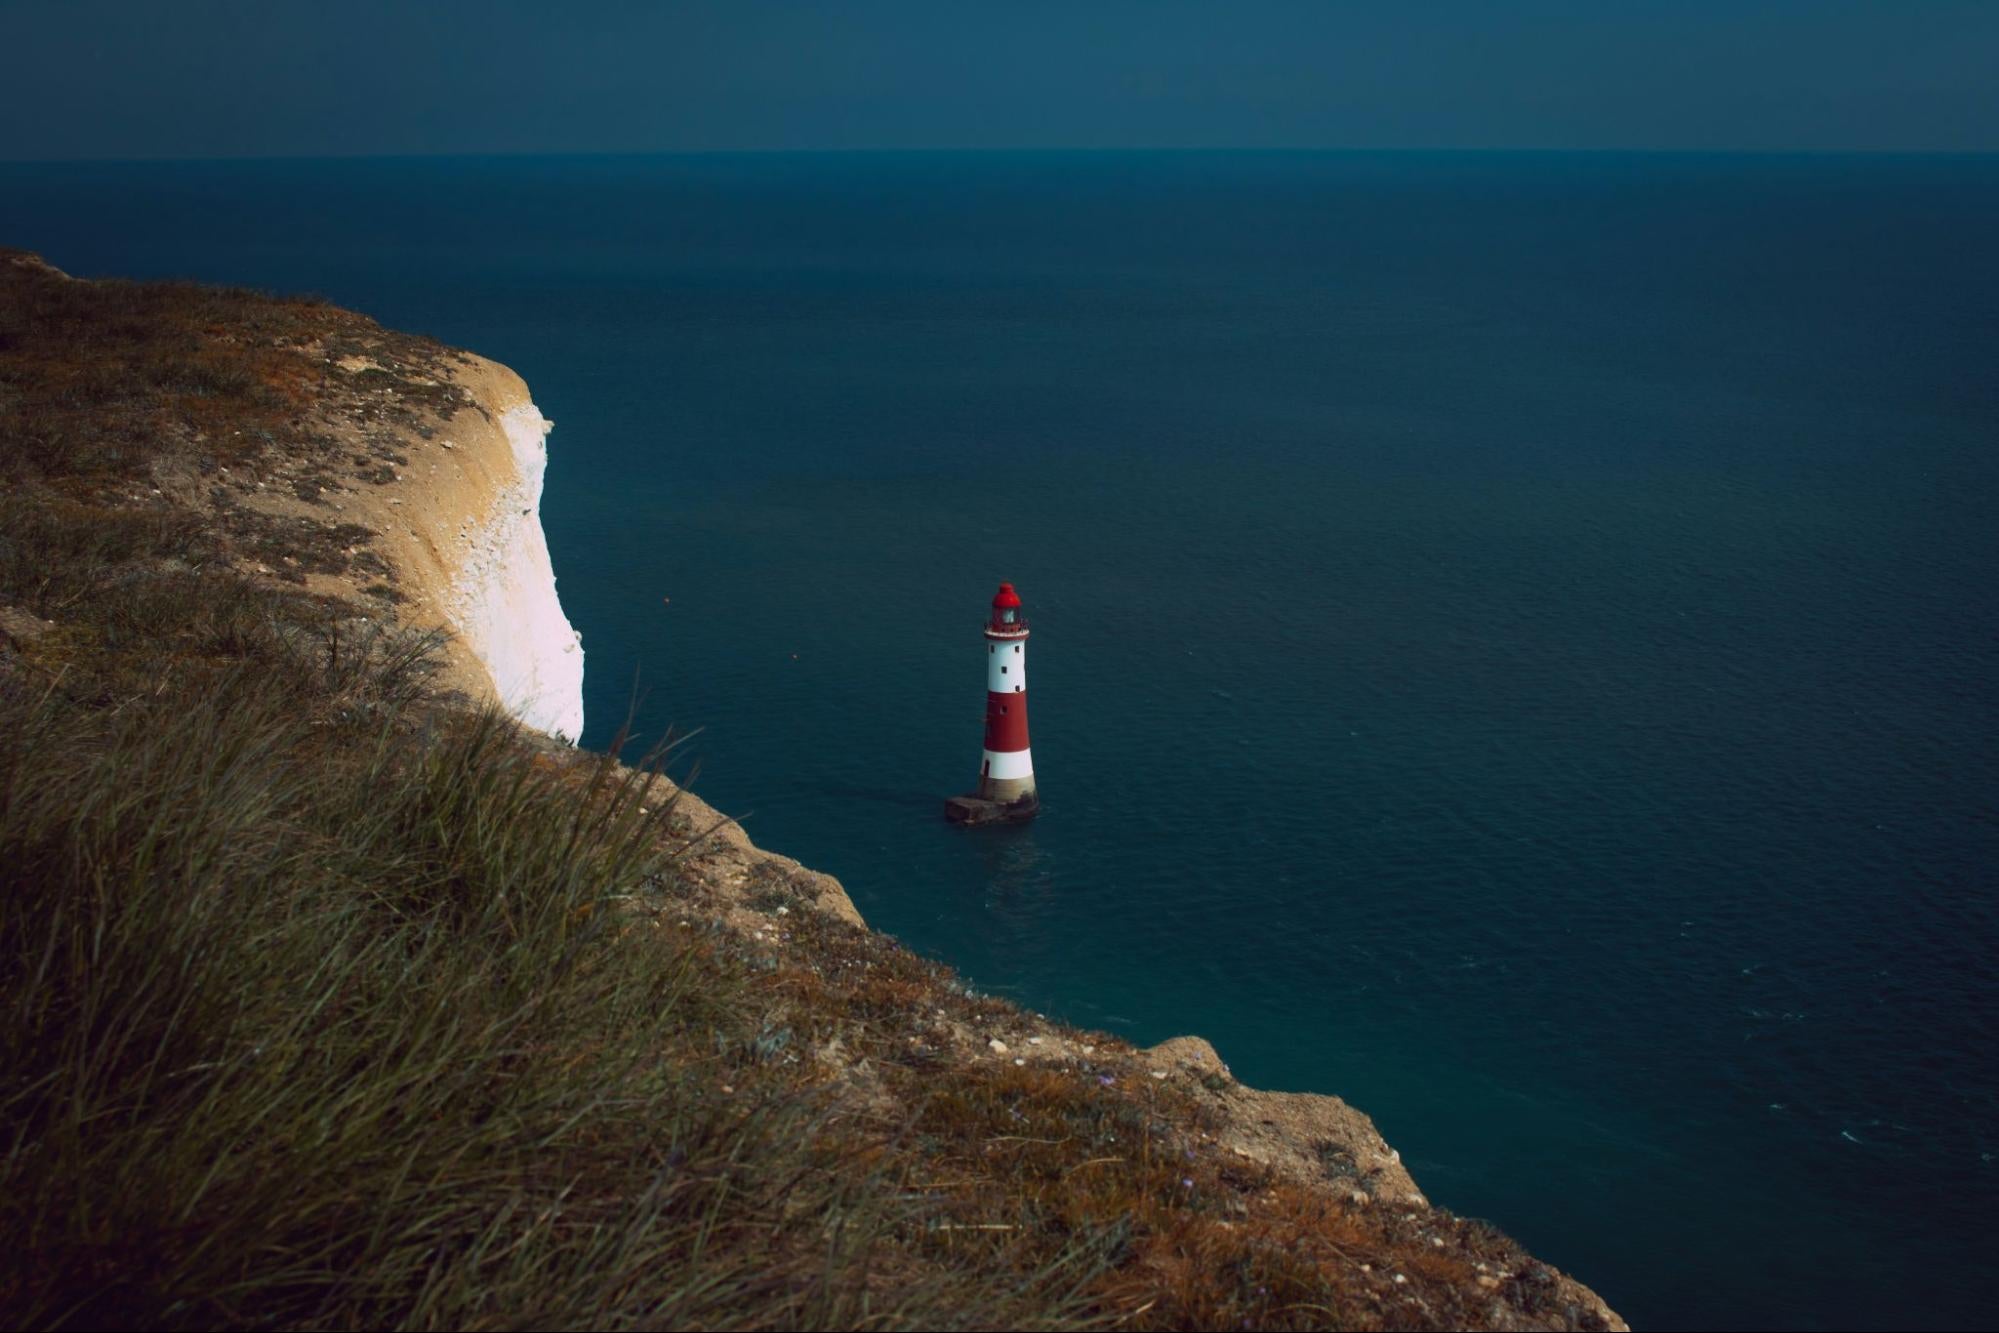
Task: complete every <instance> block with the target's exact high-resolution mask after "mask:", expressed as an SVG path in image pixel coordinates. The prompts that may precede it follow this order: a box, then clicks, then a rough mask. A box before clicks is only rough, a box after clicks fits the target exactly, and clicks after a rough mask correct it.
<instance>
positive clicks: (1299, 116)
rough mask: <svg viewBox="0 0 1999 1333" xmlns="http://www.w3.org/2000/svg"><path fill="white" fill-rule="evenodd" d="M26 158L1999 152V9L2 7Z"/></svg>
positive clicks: (0, 30)
mask: <svg viewBox="0 0 1999 1333" xmlns="http://www.w3.org/2000/svg"><path fill="white" fill-rule="evenodd" d="M0 42H4V45H5V47H6V49H7V57H6V60H5V68H6V74H5V77H0V160H16V161H18V160H35V159H42V160H46V159H75V158H188V157H193V158H204V157H319V156H356V155H378V154H434V153H500V154H505V153H645V152H688V151H742V150H751V151H811V150H854V149H877V150H905V149H1141V148H1142V149H1216V148H1269V149H1585V150H1598V149H1613V150H1614V149H1636V150H1669V151H1670V150H1686V151H1709V152H1711V151H1814V152H1819V151H1913V152H1932V151H1941V152H1993V151H1999V0H1890V2H1888V3H1879V2H1877V0H1594V2H1593V3H1589V2H1585V0H1517V2H1510V0H1370V2H1368V3H1360V2H1359V0H1198V2H1196V0H977V2H974V0H686V2H684V3H676V2H675V0H651V2H650V3H627V2H624V0H566V3H565V2H558V0H478V2H477V3H463V2H461V0H393V2H392V3H385V2H384V0H339V2H338V3H329V2H328V0H312V2H311V3H302V2H300V0H0Z"/></svg>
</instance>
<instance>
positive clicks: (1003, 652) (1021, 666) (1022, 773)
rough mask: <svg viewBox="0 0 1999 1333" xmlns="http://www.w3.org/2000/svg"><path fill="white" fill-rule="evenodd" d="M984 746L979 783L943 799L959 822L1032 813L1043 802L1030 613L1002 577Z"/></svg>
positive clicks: (989, 661)
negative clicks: (1032, 716)
mask: <svg viewBox="0 0 1999 1333" xmlns="http://www.w3.org/2000/svg"><path fill="white" fill-rule="evenodd" d="M985 643H986V747H985V753H984V755H983V756H981V758H980V760H979V788H978V791H977V792H976V793H974V794H972V795H970V796H958V797H953V798H952V799H951V800H949V801H946V802H945V804H944V813H945V815H946V817H948V818H950V819H951V820H953V821H955V822H958V823H965V824H981V823H986V822H989V821H991V820H1018V819H1029V818H1032V817H1033V815H1034V813H1035V811H1036V810H1037V809H1039V808H1040V800H1039V798H1038V797H1037V796H1036V795H1035V791H1034V759H1033V756H1032V755H1031V754H1030V753H1029V751H1028V748H1027V617H1026V616H1025V615H1024V614H1022V612H1021V609H1020V594H1019V593H1016V592H1015V591H1014V590H1013V585H1012V584H1011V583H1002V584H1000V586H999V591H998V592H997V593H995V594H993V607H992V614H991V616H989V617H988V618H987V620H986V626H985Z"/></svg>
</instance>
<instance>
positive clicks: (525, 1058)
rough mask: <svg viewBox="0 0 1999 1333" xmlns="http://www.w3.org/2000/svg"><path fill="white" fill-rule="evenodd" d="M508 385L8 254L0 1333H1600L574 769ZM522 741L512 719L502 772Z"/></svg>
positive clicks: (571, 711)
mask: <svg viewBox="0 0 1999 1333" xmlns="http://www.w3.org/2000/svg"><path fill="white" fill-rule="evenodd" d="M546 434H547V422H546V421H545V419H544V418H543V417H542V415H541V413H540V412H539V410H538V409H537V408H536V407H535V406H534V404H533V402H532V400H531V399H530V397H529V395H528V392H527V389H526V386H525V385H524V384H522V382H521V381H520V379H519V378H518V377H517V376H515V375H514V374H513V373H512V372H511V371H508V370H506V369H505V368H504V367H501V366H498V365H495V364H494V363H492V362H489V361H485V360H483V359H481V358H478V357H474V356H470V355H468V354H466V353H462V352H458V351H455V350H453V349H450V348H446V347H443V346H440V345H439V344H436V343H434V342H431V341H429V340H427V339H422V338H415V337H411V336H408V335H403V334H398V333H395V332H392V331H389V330H384V329H382V328H380V327H379V326H377V325H375V324H374V323H373V322H372V321H370V320H368V319H366V318H365V317H363V316H360V315H356V314H354V313H352V312H349V311H343V310H339V309H337V308H335V307H332V306H329V305H327V304H325V303H324V302H318V301H311V300H282V299H277V298H272V297H268V296H264V295H261V294H257V293H250V292H241V291H230V290H223V289H214V288H205V287H196V286H191V285H186V284H157V283H149V284H132V283H117V282H83V281H77V280H73V279H70V278H68V277H66V276H64V275H63V274H61V273H59V272H57V271H56V270H54V269H52V268H50V267H49V266H48V265H46V264H43V263H41V262H40V261H39V260H37V259H35V258H34V257H32V256H27V255H23V254H20V253H18V252H0V897H3V898H4V901H6V902H7V904H8V911H7V912H5V913H0V997H4V999H0V1132H4V1133H5V1134H6V1135H8V1137H9V1141H10V1142H11V1143H13V1144H15V1145H16V1149H15V1150H14V1151H11V1152H10V1153H9V1154H8V1155H7V1156H6V1158H5V1160H4V1161H0V1239H5V1240H6V1241H7V1242H8V1243H7V1244H4V1245H0V1314H5V1315H6V1316H7V1318H8V1322H9V1323H10V1324H11V1325H14V1326H35V1327H40V1326H49V1327H70V1326H74V1327H123V1326H164V1325H169V1324H172V1325H197V1326H215V1327H265V1326H270V1325H273V1324H283V1325H294V1324H307V1325H315V1326H320V1325H339V1326H373V1325H378V1324H379V1325H390V1324H395V1325H401V1324H407V1323H432V1324H462V1325H471V1324H492V1323H510V1324H512V1323H522V1324H533V1325H537V1326H555V1325H568V1324H587V1325H590V1326H593V1327H624V1326H639V1327H657V1326H662V1325H667V1326H716V1325H728V1326H803V1325H810V1326H820V1327H846V1326H859V1325H867V1326H879V1327H906V1328H936V1327H960V1326H1001V1327H1037V1328H1040V1327H1046V1328H1069V1327H1082V1326H1090V1327H1100V1326H1103V1325H1106V1324H1110V1325H1115V1326H1119V1327H1128V1328H1133V1329H1144V1328H1179V1327H1231V1328H1235V1327H1271V1328H1276V1327H1322V1326H1328V1325H1334V1326H1353V1327H1475V1328H1502V1329H1528V1328H1548V1329H1566V1328H1582V1329H1603V1328H1622V1327H1624V1325H1623V1323H1622V1321H1621V1320H1619V1319H1618V1317H1617V1316H1616V1314H1615V1313H1614V1312H1612V1311H1611V1310H1610V1309H1609V1308H1608V1307H1606V1306H1605V1305H1604V1303H1603V1302H1602V1301H1601V1300H1600V1299H1598V1298H1597V1297H1596V1295H1595V1294H1594V1293H1593V1292H1591V1291H1589V1290H1588V1289H1587V1288H1586V1287H1583V1286H1581V1285H1580V1284H1578V1283H1576V1282H1574V1281H1573V1280H1572V1279H1570V1278H1568V1277H1566V1276H1565V1275H1563V1274H1561V1273H1559V1272H1557V1271H1556V1270H1554V1269H1552V1268H1549V1267H1548V1266H1547V1265H1545V1264H1542V1263H1540V1262H1539V1261H1537V1260H1535V1259H1534V1258H1533V1257H1532V1256H1530V1255H1528V1254H1526V1253H1525V1252H1524V1251H1522V1250H1521V1249H1520V1247H1519V1246H1518V1245H1516V1244H1515V1243H1514V1242H1513V1241H1511V1240H1510V1239H1509V1238H1507V1237H1506V1236H1505V1235H1504V1234H1503V1233H1502V1232H1500V1231H1498V1230H1496V1229H1495V1228H1493V1227H1491V1226H1489V1225H1487V1224H1485V1223H1482V1222H1478V1221H1475V1220H1471V1219H1465V1218H1460V1217H1456V1216H1454V1215H1453V1214H1451V1213H1450V1212H1448V1211H1447V1210H1445V1209H1441V1208H1438V1207H1436V1206H1434V1205H1433V1204H1431V1203H1430V1202H1429V1201H1428V1200H1427V1199H1426V1198H1425V1196H1424V1195H1423V1193H1422V1191H1421V1190H1420V1188H1419V1187H1418V1186H1417V1184H1416V1182H1415V1181H1413V1180H1412V1179H1411V1178H1410V1176H1409V1174H1408V1172H1407V1170H1406V1169H1405V1168H1404V1166H1403V1165H1402V1162H1401V1159H1400V1156H1399V1154H1397V1153H1396V1152H1395V1151H1394V1149H1392V1148H1391V1147H1389V1145H1388V1144H1387V1143H1386V1142H1384V1141H1383V1140H1382V1138H1381V1136H1380V1134H1379V1133H1378V1132H1377V1131H1376V1129H1375V1126H1374V1125H1373V1123H1372V1122H1371V1121H1370V1120H1369V1119H1368V1118H1367V1117H1366V1116H1365V1115H1363V1114H1361V1113H1360V1112H1358V1111H1356V1110H1355V1109H1353V1108H1352V1107H1350V1106H1348V1105H1346V1104H1345V1103H1344V1102H1342V1101H1341V1100H1339V1099H1338V1098H1334V1097H1326V1096H1318V1095H1312V1094H1297V1093H1274V1092H1266V1091H1259V1090H1256V1089H1252V1088H1248V1087H1245V1086H1243V1085H1242V1084H1240V1083H1238V1082H1236V1081H1235V1079H1234V1078H1233V1076H1232V1075H1231V1074H1230V1072H1229V1070H1228V1068H1227V1066H1226V1065H1225V1064H1224V1063H1223V1062H1222V1060H1221V1058H1220V1057H1219V1056H1218V1055H1217V1053H1216V1052H1215V1051H1214V1049H1213V1048H1212V1047H1211V1046H1209V1045H1208V1043H1206V1042H1205V1041H1202V1040H1201V1039H1199V1038H1194V1037H1185V1038H1177V1039H1175V1040H1173V1041H1169V1042H1165V1043H1162V1044H1161V1045H1158V1046H1155V1047H1152V1048H1149V1049H1139V1048H1135V1047H1133V1046H1131V1045H1130V1044H1128V1043H1125V1042H1123V1041H1120V1040H1118V1039H1116V1038H1113V1037H1109V1036H1106V1035H1104V1034H1101V1033H1093V1032H1087V1031H1083V1030H1079V1029H1075V1028H1071V1027H1069V1026H1067V1025H1065V1024H1061V1023H1058V1022H1055V1021H1052V1020H1050V1019H1048V1018H1046V1017H1045V1016H1043V1015H1040V1014H1036V1013H1033V1012H1031V1011H1028V1010H1024V1009H1022V1008H1021V1007H1019V1006H1018V1005H1015V1004H1012V1003H1009V1002H1007V1001H1004V1000H1000V999H996V998H994V997H991V996H985V995H980V994H978V993H976V992H975V991H973V990H971V989H969V988H968V987H966V986H965V985H964V984H963V983H962V982H961V981H960V980H959V979H958V978H956V977H954V976H953V975H952V974H951V973H950V971H949V970H948V969H946V968H944V967H941V966H940V965H938V964H936V963H934V962H932V961H929V960H926V959H923V958H920V957H918V956H916V955H914V954H911V953H910V952H908V951H907V950H905V949H903V948H901V947H900V946H899V945H898V944H896V942H895V941H893V940H892V939H889V938H888V937H886V936H884V935H881V934H879V933H877V932H874V931H870V930H869V929H867V928H866V926H865V924H864V923H863V922H862V920H861V918H860V915H859V913H858V912H857V911H856V910H855V909H854V905H853V904H852V902H851V901H849V899H848V897H847V895H846V893H845V892H844V891H843V890H842V888H841V887H840V885H839V883H838V881H836V880H834V879H832V878H831V877H829V876H826V875H822V874H819V873H817V872H814V871H812V870H810V869H808V868H806V867H804V866H801V865H799V864H798V863H797V862H796V861H793V860H791V859H790V858H787V857H783V856H780V855H777V854H774V853H770V852H767V851H764V850H762V849H759V848H758V847H756V846H755V844H754V843H753V842H752V841H751V840H750V839H749V838H748V837H747V836H746V835H745V834H744V832H743V830H742V829H741V827H740V826H739V825H737V824H736V823H735V822H734V821H733V820H731V819H729V818H728V817H727V816H725V815H723V814H721V813H718V812H716V811H714V810H713V809H711V808H709V807H708V806H706V805H705V804H703V803H702V802H701V801H699V800H698V799H697V798H695V797H693V796H692V795H690V794H688V793H686V792H684V791H682V790H680V789H679V788H678V787H676V786H675V785H674V784H673V783H672V782H670V781H669V780H667V779H666V778H665V777H663V776H661V775H660V774H658V773H656V772H652V771H649V770H648V769H646V768H645V767H644V766H639V767H631V766H628V765H626V764H624V763H622V762H620V760H619V759H618V757H617V756H615V755H611V756H607V755H592V754H588V753H585V752H581V751H578V750H577V749H575V748H574V747H573V746H572V745H570V744H568V743H567V742H566V740H565V739H564V738H566V737H573V736H575V735H576V734H578V733H579V732H580V730H581V723H582V716H581V710H582V704H581V693H580V687H581V679H582V651H581V645H580V644H579V643H578V641H577V638H576V635H575V632H574V630H573V628H572V627H571V626H570V625H569V623H568V621H567V619H566V617H564V615H563V614H562V610H561V607H560V604H559V602H558V601H557V599H556V596H555V584H554V578H553V574H552V571H551V569H550V565H549V561H548V555H547V549H546V544H545V542H544V541H543V540H542V536H541V531H540V525H539V519H538V502H539V498H540V488H541V481H542V474H543V470H544V468H545V466H546V461H547V455H546V450H545V446H544V438H545V436H546ZM509 718H511V719H517V721H510V720H508V719H509Z"/></svg>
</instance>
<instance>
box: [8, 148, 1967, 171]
mask: <svg viewBox="0 0 1999 1333" xmlns="http://www.w3.org/2000/svg"><path fill="white" fill-rule="evenodd" d="M947 156H948V157H1026V156H1035V157H1113V156H1151V157H1170V156H1181V157H1223V156H1240V157H1251V156H1265V157H1279V156H1284V157H1313V156H1317V157H1707V158H1723V157H1726V158H1775V157H1825V158H1832V157H1876V158H1914V157H1923V158H1930V157H1935V158H1983V157H1999V147H1995V148H1534V147H1519V146H1505V147H1491V146H1488V147H1453V148H1407V147H1373V148H1354V147H1345V148H1341V147H1271V146H1261V147H1259V146H1228V147H1207V148H1189V147H1096V148H1092V147H1061V148H1048V147H1009V148H990V147H987V148H971V147H937V148H638V149H519V150H515V149H468V150H448V151H415V152H352V153H343V152H335V153H288V154H277V153H218V154H210V155H205V156H188V155H170V154H161V155H156V156H136V157H135V156H122V157H121V156H101V157H0V167H29V166H39V167H60V166H139V165H146V166H172V165H175V164H197V163H199V164H213V163H246V164H247V163H269V162H301V163H303V162H421V161H451V160H464V159H483V160H515V159H518V160H523V161H531V160H551V159H573V158H602V159H607V160H610V159H636V158H730V157H947Z"/></svg>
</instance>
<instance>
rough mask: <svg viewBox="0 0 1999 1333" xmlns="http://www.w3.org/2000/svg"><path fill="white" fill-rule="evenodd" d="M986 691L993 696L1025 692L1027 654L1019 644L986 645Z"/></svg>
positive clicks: (1000, 643) (999, 643)
mask: <svg viewBox="0 0 1999 1333" xmlns="http://www.w3.org/2000/svg"><path fill="white" fill-rule="evenodd" d="M986 689H987V690H988V691H989V692H991V693H993V694H1025V693H1026V692H1027V654H1026V652H1024V651H1023V650H1022V647H1021V645H1020V644H1018V643H1006V642H1004V641H1002V642H998V643H990V642H989V643H987V644H986Z"/></svg>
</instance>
